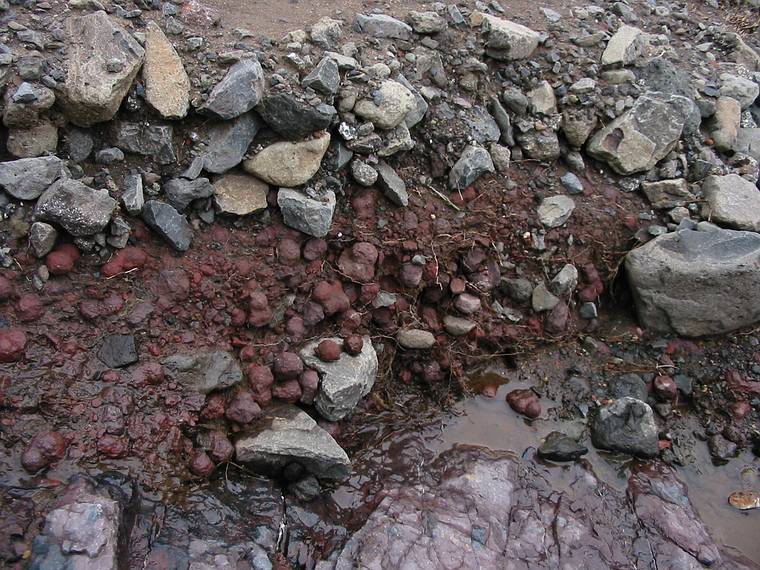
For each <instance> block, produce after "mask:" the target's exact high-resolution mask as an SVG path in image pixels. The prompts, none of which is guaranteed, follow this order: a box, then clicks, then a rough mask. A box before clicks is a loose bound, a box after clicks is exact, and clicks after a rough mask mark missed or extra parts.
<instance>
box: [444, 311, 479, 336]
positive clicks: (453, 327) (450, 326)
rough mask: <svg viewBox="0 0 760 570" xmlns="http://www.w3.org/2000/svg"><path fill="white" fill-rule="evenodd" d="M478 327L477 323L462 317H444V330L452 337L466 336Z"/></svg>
mask: <svg viewBox="0 0 760 570" xmlns="http://www.w3.org/2000/svg"><path fill="white" fill-rule="evenodd" d="M476 326H477V325H476V323H474V322H472V321H470V320H468V319H463V318H461V317H455V316H453V315H446V316H445V317H443V328H444V329H445V330H446V332H447V333H449V334H450V335H451V336H464V335H466V334H468V333H469V332H470V331H471V330H472V329H474V328H475V327H476Z"/></svg>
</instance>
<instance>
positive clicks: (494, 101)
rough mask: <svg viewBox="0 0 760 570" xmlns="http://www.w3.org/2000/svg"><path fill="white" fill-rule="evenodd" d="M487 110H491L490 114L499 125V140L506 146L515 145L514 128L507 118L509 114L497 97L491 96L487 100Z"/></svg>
mask: <svg viewBox="0 0 760 570" xmlns="http://www.w3.org/2000/svg"><path fill="white" fill-rule="evenodd" d="M489 110H490V111H491V116H492V117H493V118H494V120H495V121H496V124H497V125H498V127H499V131H500V133H501V138H500V139H499V140H500V141H501V142H503V143H504V144H505V145H507V146H515V136H514V129H513V128H512V120H511V119H510V118H509V114H508V113H507V111H506V109H504V107H502V105H501V103H500V102H499V99H498V98H496V97H491V99H490V100H489Z"/></svg>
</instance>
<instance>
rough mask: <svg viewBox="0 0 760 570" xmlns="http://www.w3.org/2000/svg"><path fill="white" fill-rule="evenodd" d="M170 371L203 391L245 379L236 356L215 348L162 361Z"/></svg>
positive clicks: (230, 385) (172, 374) (169, 375)
mask: <svg viewBox="0 0 760 570" xmlns="http://www.w3.org/2000/svg"><path fill="white" fill-rule="evenodd" d="M161 364H162V365H163V367H164V370H165V371H166V375H167V376H168V377H169V378H171V379H172V380H175V381H177V382H179V383H181V384H183V385H184V386H187V387H188V388H191V389H193V390H196V391H197V392H200V393H201V394H208V393H210V392H213V391H214V390H225V389H226V388H230V387H232V386H234V385H235V384H237V383H239V382H240V381H241V380H242V379H243V371H242V370H241V369H240V365H239V364H238V361H237V359H236V358H235V356H234V355H233V354H232V353H230V352H224V351H222V350H215V351H210V352H200V353H194V354H177V355H174V356H169V357H167V358H164V359H163V360H162V361H161Z"/></svg>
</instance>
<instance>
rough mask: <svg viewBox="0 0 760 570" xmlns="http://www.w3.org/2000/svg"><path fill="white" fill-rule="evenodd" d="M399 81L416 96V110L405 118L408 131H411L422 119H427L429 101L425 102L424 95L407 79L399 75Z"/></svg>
mask: <svg viewBox="0 0 760 570" xmlns="http://www.w3.org/2000/svg"><path fill="white" fill-rule="evenodd" d="M397 79H398V82H399V83H401V85H403V86H404V87H406V88H407V89H409V91H410V92H411V93H412V95H414V105H415V106H414V109H412V110H411V111H409V112H408V113H407V114H406V116H405V117H404V124H405V125H406V126H407V128H408V129H411V128H412V127H413V126H415V125H416V124H418V123H419V122H420V121H422V119H424V118H425V115H426V114H427V112H428V104H427V101H425V98H424V97H423V96H422V94H421V93H420V92H419V91H417V90H416V89H415V88H414V86H413V85H412V84H411V83H409V81H408V80H407V79H406V77H404V76H403V75H400V74H399V76H398V78H397Z"/></svg>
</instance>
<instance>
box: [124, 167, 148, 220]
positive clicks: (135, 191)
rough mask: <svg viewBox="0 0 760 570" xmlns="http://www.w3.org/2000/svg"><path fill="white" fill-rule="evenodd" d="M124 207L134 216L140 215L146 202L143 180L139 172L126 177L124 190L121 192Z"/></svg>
mask: <svg viewBox="0 0 760 570" xmlns="http://www.w3.org/2000/svg"><path fill="white" fill-rule="evenodd" d="M121 201H122V202H123V203H124V208H125V209H126V210H127V212H128V213H129V214H131V215H132V216H139V215H140V213H141V212H142V209H143V205H144V204H145V197H144V195H143V180H142V176H140V175H139V174H128V175H127V176H125V177H124V191H123V192H122V194H121Z"/></svg>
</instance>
